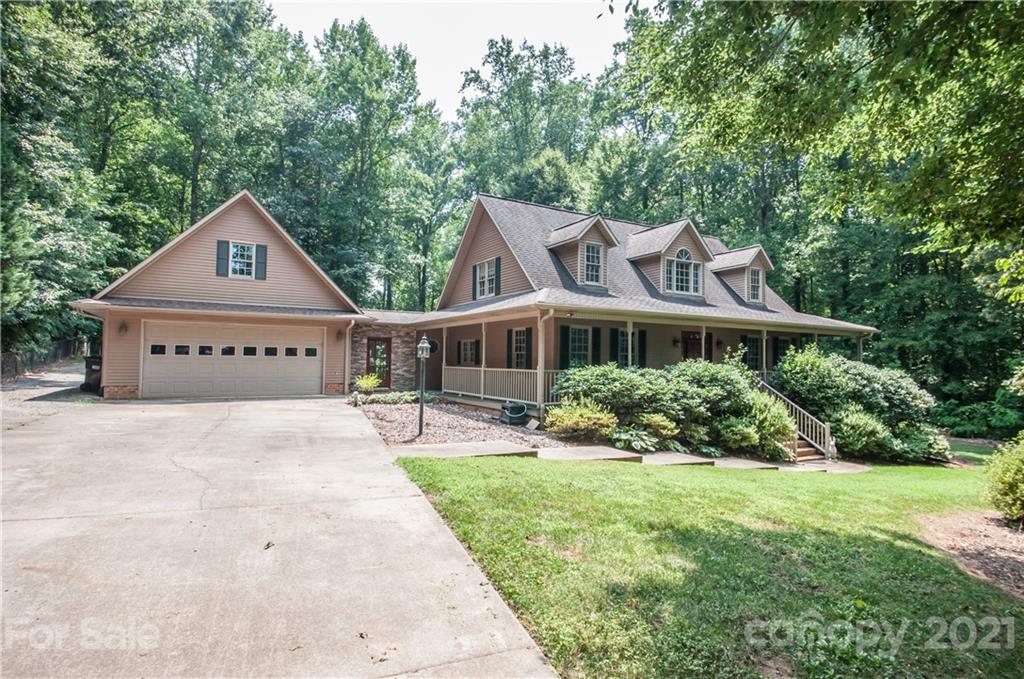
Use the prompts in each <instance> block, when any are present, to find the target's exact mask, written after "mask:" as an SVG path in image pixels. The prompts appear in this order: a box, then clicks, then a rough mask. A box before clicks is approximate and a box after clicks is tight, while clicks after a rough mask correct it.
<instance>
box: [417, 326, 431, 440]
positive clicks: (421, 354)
mask: <svg viewBox="0 0 1024 679" xmlns="http://www.w3.org/2000/svg"><path fill="white" fill-rule="evenodd" d="M416 356H417V358H419V359H420V433H419V434H418V435H419V436H423V401H424V396H425V393H424V392H426V389H427V359H428V358H430V340H428V339H427V336H426V335H424V336H423V337H421V338H420V342H419V344H417V345H416Z"/></svg>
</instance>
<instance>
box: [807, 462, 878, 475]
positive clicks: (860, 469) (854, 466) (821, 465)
mask: <svg viewBox="0 0 1024 679" xmlns="http://www.w3.org/2000/svg"><path fill="white" fill-rule="evenodd" d="M800 466H801V467H809V468H812V469H820V470H822V471H825V472H828V473H829V474H863V473H864V472H869V471H871V467H869V466H867V465H866V464H860V463H859V462H846V461H844V460H836V461H835V462H826V461H825V460H814V461H812V462H801V463H800Z"/></svg>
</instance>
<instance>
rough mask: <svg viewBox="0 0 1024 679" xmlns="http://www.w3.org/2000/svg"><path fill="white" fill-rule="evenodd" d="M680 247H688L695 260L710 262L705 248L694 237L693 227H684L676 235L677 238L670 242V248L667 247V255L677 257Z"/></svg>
mask: <svg viewBox="0 0 1024 679" xmlns="http://www.w3.org/2000/svg"><path fill="white" fill-rule="evenodd" d="M679 248H686V249H687V250H689V251H690V255H692V256H693V261H695V262H708V261H710V260H709V259H708V258H707V256H706V255H705V254H704V250H703V249H702V248H701V246H700V245H698V244H697V241H696V240H694V238H693V232H692V230H691V229H688V228H683V230H682V231H680V232H679V235H678V236H676V237H675V240H673V241H672V243H671V244H669V246H668V248H666V249H665V256H666V257H675V256H676V253H677V252H679Z"/></svg>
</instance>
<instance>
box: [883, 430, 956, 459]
mask: <svg viewBox="0 0 1024 679" xmlns="http://www.w3.org/2000/svg"><path fill="white" fill-rule="evenodd" d="M894 434H895V436H896V443H897V457H898V458H899V459H900V460H901V461H903V462H947V461H948V460H949V459H950V457H951V453H950V448H949V442H948V441H947V440H946V437H945V436H943V435H942V432H940V431H939V430H938V429H937V428H935V427H933V426H931V425H930V424H916V423H904V424H901V425H899V426H898V427H896V429H895V431H894Z"/></svg>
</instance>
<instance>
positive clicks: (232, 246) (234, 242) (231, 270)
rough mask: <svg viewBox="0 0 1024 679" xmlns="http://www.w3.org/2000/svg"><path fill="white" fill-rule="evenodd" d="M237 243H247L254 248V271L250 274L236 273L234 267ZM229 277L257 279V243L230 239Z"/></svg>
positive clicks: (246, 244)
mask: <svg viewBox="0 0 1024 679" xmlns="http://www.w3.org/2000/svg"><path fill="white" fill-rule="evenodd" d="M236 245H245V246H248V247H250V248H252V273H251V274H249V275H248V276H245V275H243V274H239V273H235V267H234V259H235V257H234V252H235V246H236ZM228 278H241V279H243V280H249V281H251V280H255V279H256V243H246V242H244V241H239V240H231V241H228Z"/></svg>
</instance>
